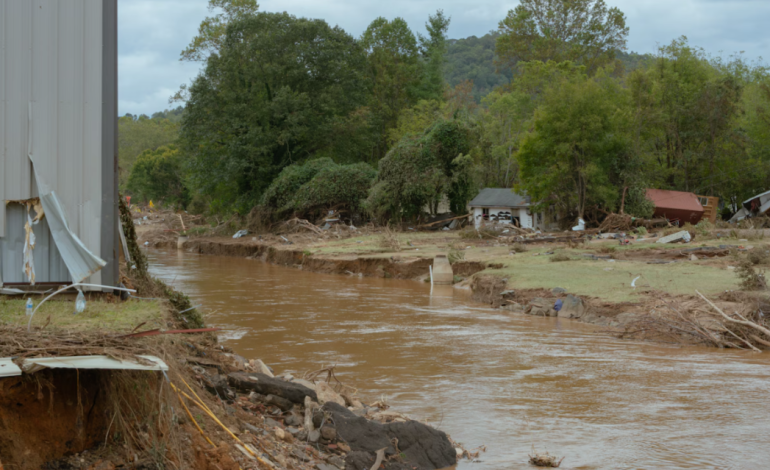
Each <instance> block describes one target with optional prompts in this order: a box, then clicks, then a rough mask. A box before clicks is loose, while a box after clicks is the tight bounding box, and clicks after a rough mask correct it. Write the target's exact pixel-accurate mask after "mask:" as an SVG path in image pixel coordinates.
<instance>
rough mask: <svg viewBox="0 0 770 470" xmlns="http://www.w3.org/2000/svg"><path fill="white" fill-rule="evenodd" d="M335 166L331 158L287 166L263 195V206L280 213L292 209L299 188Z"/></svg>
mask: <svg viewBox="0 0 770 470" xmlns="http://www.w3.org/2000/svg"><path fill="white" fill-rule="evenodd" d="M333 166H336V164H335V163H334V161H332V159H331V158H319V159H316V160H309V161H307V162H305V163H304V164H302V165H300V164H294V165H289V166H287V167H286V168H284V169H283V170H282V171H281V173H280V174H278V177H277V178H276V179H275V180H273V182H272V183H271V184H270V186H269V187H268V188H267V190H266V191H265V194H263V195H262V201H261V204H262V206H265V208H267V209H270V210H273V211H279V212H280V211H286V210H289V209H291V207H292V204H291V201H292V199H293V198H294V195H295V194H296V193H297V191H298V190H299V188H300V187H301V186H302V185H303V184H305V183H307V182H309V181H310V180H312V179H313V178H314V177H315V175H317V174H318V173H319V172H320V171H321V170H323V169H324V168H329V167H333Z"/></svg>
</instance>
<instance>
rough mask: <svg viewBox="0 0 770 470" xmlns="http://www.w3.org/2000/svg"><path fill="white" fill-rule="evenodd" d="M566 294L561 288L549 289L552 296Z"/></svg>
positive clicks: (565, 290)
mask: <svg viewBox="0 0 770 470" xmlns="http://www.w3.org/2000/svg"><path fill="white" fill-rule="evenodd" d="M566 292H567V289H565V288H563V287H554V288H553V289H551V293H552V294H553V295H559V294H565V293H566Z"/></svg>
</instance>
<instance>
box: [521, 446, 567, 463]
mask: <svg viewBox="0 0 770 470" xmlns="http://www.w3.org/2000/svg"><path fill="white" fill-rule="evenodd" d="M532 454H534V455H532ZM532 454H530V455H529V463H530V464H531V465H534V466H536V467H546V468H558V467H559V466H561V462H562V461H563V460H564V457H562V458H558V457H556V456H553V455H551V454H549V453H548V452H546V453H545V454H539V453H538V452H537V451H536V450H535V446H532Z"/></svg>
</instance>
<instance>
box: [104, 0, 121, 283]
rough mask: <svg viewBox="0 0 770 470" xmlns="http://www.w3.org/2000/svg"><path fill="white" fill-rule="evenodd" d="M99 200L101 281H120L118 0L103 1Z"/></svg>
mask: <svg viewBox="0 0 770 470" xmlns="http://www.w3.org/2000/svg"><path fill="white" fill-rule="evenodd" d="M101 3H102V20H101V27H102V33H101V37H102V41H101V43H102V45H103V46H102V52H101V53H102V99H101V101H102V113H101V114H102V124H101V127H102V129H101V133H102V139H101V141H102V149H101V153H102V173H101V175H100V177H101V181H102V195H101V197H102V200H101V214H102V217H101V221H102V224H101V253H100V254H101V257H102V259H103V260H105V261H107V266H105V267H104V268H103V269H102V270H101V271H100V274H101V276H102V282H101V284H104V285H112V286H114V285H117V284H118V282H119V277H120V276H119V272H118V263H119V261H120V257H119V255H118V253H117V250H118V246H119V241H118V230H117V229H116V227H117V225H118V223H119V220H118V197H119V196H118V141H117V136H118V2H117V0H103V1H102V2H101Z"/></svg>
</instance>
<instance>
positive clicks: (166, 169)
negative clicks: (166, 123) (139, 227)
mask: <svg viewBox="0 0 770 470" xmlns="http://www.w3.org/2000/svg"><path fill="white" fill-rule="evenodd" d="M127 189H128V191H129V192H130V193H131V194H132V195H134V196H135V197H137V198H141V199H143V200H144V201H150V200H154V201H158V202H164V203H166V204H173V205H176V206H181V207H185V206H186V205H187V203H188V202H189V201H190V196H189V192H188V190H187V187H186V186H185V184H184V177H183V170H182V156H181V153H180V151H179V149H178V148H177V146H176V145H167V146H163V147H159V148H157V149H155V150H145V151H144V152H142V153H141V154H140V155H139V157H138V158H137V159H136V164H134V166H133V168H132V169H131V175H130V176H129V177H128V184H127Z"/></svg>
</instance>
